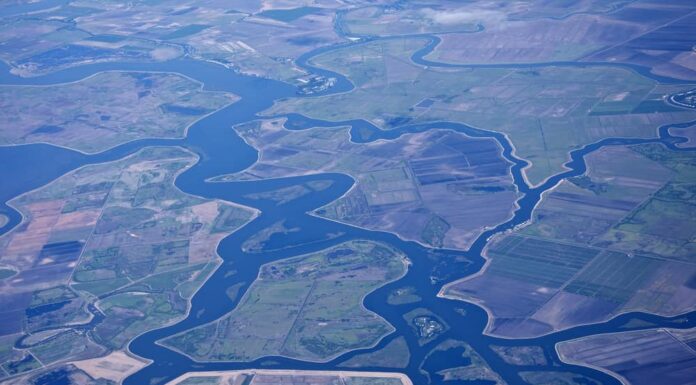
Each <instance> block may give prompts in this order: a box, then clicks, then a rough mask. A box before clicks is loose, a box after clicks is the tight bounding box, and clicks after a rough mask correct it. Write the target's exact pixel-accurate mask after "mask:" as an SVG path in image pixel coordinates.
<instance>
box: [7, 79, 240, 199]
mask: <svg viewBox="0 0 696 385" xmlns="http://www.w3.org/2000/svg"><path fill="white" fill-rule="evenodd" d="M0 100H1V101H2V102H1V103H0V108H1V109H2V110H3V111H4V113H3V114H2V115H0V127H2V129H0V144H2V145H8V144H25V143H38V142H46V143H51V144H56V145H60V146H65V147H70V148H72V149H75V150H79V151H83V152H89V153H93V152H100V151H103V150H106V149H108V148H111V147H114V146H116V145H119V144H122V143H125V142H128V141H131V140H135V139H143V138H177V137H182V136H184V132H185V130H186V128H187V127H188V126H189V125H190V124H191V123H193V122H194V121H195V120H197V119H199V118H200V117H201V116H203V115H205V114H208V113H210V112H212V111H214V110H216V109H218V108H221V107H223V106H225V105H227V104H230V103H231V102H233V101H235V100H236V97H235V96H234V95H231V94H225V93H221V92H210V91H203V90H202V89H201V85H200V84H198V83H196V82H194V81H193V80H191V79H189V78H185V77H183V76H180V75H174V74H163V73H130V72H103V73H99V74H96V75H94V76H92V77H89V78H87V79H84V80H81V81H78V82H75V83H69V84H63V85H52V86H41V87H37V86H0ZM94 187H97V188H98V187H99V186H94ZM104 187H106V186H104ZM144 192H145V191H142V192H141V194H142V193H144ZM152 192H153V193H155V192H154V191H152ZM85 198H94V199H96V198H97V197H85ZM83 204H89V201H87V202H83ZM92 204H96V205H98V204H99V202H98V201H95V202H93V203H92Z"/></svg>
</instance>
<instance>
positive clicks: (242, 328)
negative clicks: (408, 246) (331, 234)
mask: <svg viewBox="0 0 696 385" xmlns="http://www.w3.org/2000/svg"><path fill="white" fill-rule="evenodd" d="M405 269H406V264H405V260H404V256H403V255H401V254H400V253H399V252H397V251H396V250H393V249H391V248H388V247H386V246H383V245H381V244H376V243H373V242H367V241H351V242H347V243H343V244H340V245H338V246H334V247H332V248H330V249H327V250H324V251H321V252H318V253H313V254H309V255H306V256H300V257H295V258H290V259H286V260H281V261H278V262H272V263H270V264H267V265H264V266H263V267H262V269H261V272H260V273H259V277H258V279H257V280H256V281H255V282H254V283H253V284H252V286H251V287H250V288H249V289H248V290H247V292H246V294H245V295H244V297H243V298H242V300H241V302H240V304H239V305H238V306H237V307H236V308H235V309H234V310H233V311H232V312H231V313H230V314H229V315H227V316H226V317H224V318H222V319H220V320H218V321H216V322H214V323H212V324H208V325H205V326H202V327H199V328H196V329H192V330H191V331H188V332H184V333H182V334H178V335H176V336H173V337H170V338H168V339H166V340H164V343H165V344H166V345H167V346H170V347H172V348H175V349H177V350H180V351H182V352H184V353H186V354H188V355H190V356H191V357H193V358H194V359H196V360H201V361H230V360H244V361H248V360H253V359H256V358H259V357H263V356H269V355H284V356H289V357H293V358H298V359H303V360H313V361H326V360H328V359H330V358H332V357H335V356H337V355H339V354H341V353H343V352H346V351H348V350H351V349H356V348H360V347H368V346H371V345H373V344H375V343H376V342H377V341H379V339H380V338H382V337H383V336H384V335H385V334H387V333H388V332H389V331H390V330H392V327H391V326H390V325H389V324H388V323H386V321H384V320H383V319H381V318H380V317H378V316H377V315H376V314H374V313H372V312H369V311H367V310H366V309H364V308H363V307H362V298H363V297H364V296H365V295H367V294H368V293H369V292H371V291H372V290H374V289H376V288H378V287H380V286H382V285H384V284H385V283H387V282H389V281H392V280H394V279H396V278H398V277H399V276H401V275H402V274H404V273H405Z"/></svg>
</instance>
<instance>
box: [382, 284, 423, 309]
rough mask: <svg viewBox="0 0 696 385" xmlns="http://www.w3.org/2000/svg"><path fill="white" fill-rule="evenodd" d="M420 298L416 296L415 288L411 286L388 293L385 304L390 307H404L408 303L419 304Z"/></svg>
mask: <svg viewBox="0 0 696 385" xmlns="http://www.w3.org/2000/svg"><path fill="white" fill-rule="evenodd" d="M421 299H422V298H421V297H420V296H419V295H418V294H416V288H415V287H413V286H406V287H402V288H399V289H395V290H394V291H392V292H391V293H389V297H388V298H387V303H388V304H390V305H404V304H408V303H415V302H419V301H420V300H421Z"/></svg>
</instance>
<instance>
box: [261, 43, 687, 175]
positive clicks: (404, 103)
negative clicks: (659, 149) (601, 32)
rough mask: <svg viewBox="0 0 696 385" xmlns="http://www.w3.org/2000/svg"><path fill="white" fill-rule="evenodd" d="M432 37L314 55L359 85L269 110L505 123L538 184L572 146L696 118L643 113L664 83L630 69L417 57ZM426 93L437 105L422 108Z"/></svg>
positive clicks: (400, 120)
mask: <svg viewBox="0 0 696 385" xmlns="http://www.w3.org/2000/svg"><path fill="white" fill-rule="evenodd" d="M426 42H427V40H426V39H422V38H410V39H393V40H385V41H370V42H366V43H363V44H359V45H354V46H349V47H346V48H343V49H339V50H333V51H330V52H327V53H326V54H322V55H320V56H318V57H316V58H314V59H313V63H316V64H318V65H320V66H322V67H325V68H328V69H331V70H334V71H338V72H341V73H343V74H345V75H346V76H348V77H349V78H350V79H351V80H352V81H353V82H354V83H355V84H356V87H357V88H356V89H355V90H354V91H353V92H349V93H342V94H336V95H331V96H326V97H320V98H304V99H299V98H293V99H288V100H285V101H282V102H279V103H278V104H276V105H275V106H274V107H273V108H271V109H270V110H269V111H268V114H277V113H288V112H294V113H301V114H304V115H307V116H309V117H312V118H318V119H325V120H331V121H343V120H350V119H367V120H369V121H370V122H372V123H374V124H376V125H377V126H379V127H381V128H383V129H385V130H388V129H393V128H395V127H398V126H402V125H405V124H412V123H423V122H432V121H441V120H448V121H456V122H462V123H466V124H468V125H471V126H474V127H480V128H483V129H487V130H492V131H498V132H501V133H504V134H506V135H508V136H509V137H510V139H511V141H512V143H513V145H514V146H515V148H516V149H517V154H518V155H519V156H521V157H523V158H525V159H527V160H529V161H531V162H532V163H533V164H532V166H531V167H530V168H528V169H526V170H525V173H526V175H527V177H528V179H529V180H530V181H531V182H532V183H533V184H536V183H539V182H541V181H542V180H544V179H545V178H547V177H549V176H551V175H553V174H556V173H558V172H560V171H561V170H562V165H563V163H565V162H566V161H567V160H568V152H569V151H571V150H573V149H576V148H578V147H580V146H582V145H585V144H589V143H592V142H596V141H599V140H601V139H603V138H607V137H653V136H655V135H656V128H657V127H658V126H660V125H662V124H666V123H673V122H675V121H689V120H693V119H694V118H695V117H696V112H694V111H686V110H684V111H681V112H673V111H662V112H656V113H653V112H650V113H647V112H640V111H637V112H634V109H636V108H637V107H638V106H639V105H640V104H641V103H642V101H643V100H644V99H645V98H648V97H651V96H650V95H651V92H652V90H653V89H654V88H655V86H656V85H657V84H656V83H655V82H654V81H653V80H650V79H648V78H644V77H642V76H640V75H638V74H636V73H635V72H632V71H629V70H625V69H620V68H613V67H584V68H579V67H553V66H549V67H539V68H535V69H532V70H530V69H505V68H466V69H452V68H446V69H439V68H436V67H421V66H418V65H415V64H413V63H412V62H410V59H409V57H410V55H411V54H412V53H413V52H414V51H416V50H417V49H418V48H421V47H422V46H424V45H425V44H426ZM464 51H466V50H464ZM424 99H430V100H432V101H433V104H432V105H431V106H429V107H427V108H425V109H423V108H412V106H414V105H417V104H418V103H419V102H421V101H422V100H424ZM327 106H330V108H327ZM607 114H610V115H607ZM648 114H649V117H648Z"/></svg>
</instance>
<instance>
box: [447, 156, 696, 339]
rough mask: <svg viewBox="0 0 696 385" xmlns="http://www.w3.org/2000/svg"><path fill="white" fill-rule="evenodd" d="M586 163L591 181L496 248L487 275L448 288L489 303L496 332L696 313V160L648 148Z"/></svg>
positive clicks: (544, 207) (562, 192)
mask: <svg viewBox="0 0 696 385" xmlns="http://www.w3.org/2000/svg"><path fill="white" fill-rule="evenodd" d="M586 161H587V163H588V170H589V171H588V172H587V173H586V175H583V176H581V177H576V178H571V179H570V180H567V181H563V182H562V183H560V184H559V185H558V186H556V187H555V188H554V189H553V190H551V191H549V192H547V193H546V194H545V195H544V198H543V200H542V202H541V203H540V204H539V205H538V206H537V207H536V208H535V210H534V213H533V221H532V222H531V223H530V224H528V225H527V226H524V227H520V228H518V229H516V230H515V231H514V232H512V233H510V234H505V235H503V236H500V237H498V239H496V240H495V241H494V242H492V243H491V244H490V245H489V247H488V248H487V250H486V255H487V256H488V257H489V258H490V259H491V262H490V264H489V266H488V269H487V270H486V271H485V273H484V274H483V275H481V276H479V277H476V278H473V279H469V280H464V281H460V282H459V283H455V284H453V285H450V286H449V287H448V293H449V294H452V295H454V296H458V297H464V298H467V299H473V300H477V301H482V302H485V304H486V306H487V307H488V308H489V310H491V312H492V313H493V314H494V315H495V316H496V317H495V318H494V319H493V322H492V325H489V330H492V331H493V332H494V333H496V334H500V335H505V336H511V337H520V336H535V335H539V334H543V333H548V332H550V331H553V330H558V329H563V328H567V327H572V326H575V325H578V324H584V323H591V322H600V321H603V320H606V319H608V318H610V317H613V316H615V315H618V314H621V313H624V312H629V311H644V312H653V313H657V314H663V315H676V314H681V313H684V312H687V311H689V310H690V309H691V308H692V307H693V306H694V302H693V301H691V300H685V298H692V297H694V296H693V295H690V294H689V295H686V294H685V293H691V294H693V291H694V288H693V283H692V282H693V278H692V277H693V276H694V274H696V267H694V266H693V265H692V263H691V262H692V260H693V252H694V250H696V243H694V239H695V237H696V227H695V226H694V224H695V222H694V218H696V187H695V186H696V185H695V184H694V183H693V180H694V178H695V177H696V156H695V155H694V154H693V153H692V152H676V151H671V150H669V149H667V148H666V147H664V146H662V145H660V144H644V145H636V146H624V147H606V148H602V149H601V150H598V151H596V152H593V153H592V154H590V155H588V156H587V158H586ZM665 277H669V279H665ZM492 285H495V288H494V289H491V287H492ZM694 298H696V297H694Z"/></svg>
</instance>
